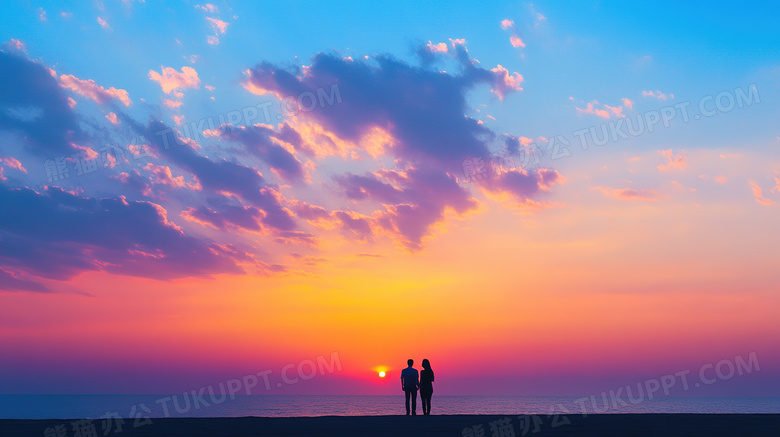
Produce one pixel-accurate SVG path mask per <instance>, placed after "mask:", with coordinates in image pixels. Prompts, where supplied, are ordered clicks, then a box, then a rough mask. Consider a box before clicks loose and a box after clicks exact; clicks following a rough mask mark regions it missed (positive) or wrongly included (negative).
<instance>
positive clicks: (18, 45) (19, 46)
mask: <svg viewBox="0 0 780 437" xmlns="http://www.w3.org/2000/svg"><path fill="white" fill-rule="evenodd" d="M3 46H5V47H8V48H10V49H13V50H18V51H20V52H24V53H27V46H26V45H25V44H24V43H23V42H21V41H19V40H18V39H15V38H11V39H10V40H8V42H7V43H5V44H3Z"/></svg>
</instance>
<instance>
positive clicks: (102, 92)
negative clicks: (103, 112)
mask: <svg viewBox="0 0 780 437" xmlns="http://www.w3.org/2000/svg"><path fill="white" fill-rule="evenodd" d="M60 84H61V86H62V87H63V88H67V89H69V90H71V91H75V92H77V93H78V94H81V95H82V96H84V97H87V98H90V99H92V100H94V101H95V102H97V103H100V104H101V105H104V104H106V103H108V102H109V101H111V100H112V99H118V100H119V101H121V102H122V103H124V104H125V106H130V105H131V104H132V103H133V102H132V101H131V100H130V95H129V94H128V93H127V91H125V90H123V89H117V88H113V87H111V88H109V89H105V88H103V87H102V86H100V85H98V84H97V83H95V81H94V80H92V79H90V80H82V79H79V78H77V77H76V76H73V75H69V74H63V75H62V76H60Z"/></svg>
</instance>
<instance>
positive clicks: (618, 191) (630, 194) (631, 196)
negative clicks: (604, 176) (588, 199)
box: [588, 186, 661, 202]
mask: <svg viewBox="0 0 780 437" xmlns="http://www.w3.org/2000/svg"><path fill="white" fill-rule="evenodd" d="M588 188H590V189H591V190H598V191H601V193H602V194H604V196H606V197H614V198H615V199H620V200H640V201H645V202H655V201H657V200H658V199H659V198H660V197H661V195H660V194H659V193H658V191H655V190H636V189H633V188H611V187H602V186H598V187H588Z"/></svg>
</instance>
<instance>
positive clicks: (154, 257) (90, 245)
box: [0, 184, 245, 280]
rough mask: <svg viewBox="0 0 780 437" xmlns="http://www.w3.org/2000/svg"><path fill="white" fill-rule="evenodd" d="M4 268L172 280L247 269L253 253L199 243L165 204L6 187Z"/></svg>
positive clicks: (1, 227) (0, 223)
mask: <svg viewBox="0 0 780 437" xmlns="http://www.w3.org/2000/svg"><path fill="white" fill-rule="evenodd" d="M0 204H2V205H3V208H2V210H0V240H2V241H3V244H2V245H0V266H3V268H4V269H7V268H11V269H17V270H22V271H25V272H27V273H28V274H31V275H35V276H38V277H42V278H49V279H57V280H66V279H69V278H72V277H73V276H75V275H77V274H79V273H81V272H84V271H98V270H102V271H106V272H109V273H114V274H120V275H128V276H141V277H148V278H156V279H172V278H178V277H185V276H209V275H212V274H217V273H233V274H238V273H243V272H244V270H243V269H242V268H241V266H240V265H239V261H241V260H242V258H243V257H244V255H245V254H242V253H241V252H240V251H239V250H238V249H236V248H231V247H228V246H219V245H216V244H213V243H209V242H206V241H202V240H198V239H196V238H194V237H191V236H188V235H186V234H184V232H182V230H181V229H179V228H178V227H177V226H176V225H175V224H173V223H171V222H170V221H168V218H167V213H166V211H165V210H164V209H163V208H162V207H161V206H159V205H156V204H153V203H149V202H141V201H127V200H126V199H125V198H123V197H108V198H100V199H98V198H90V197H82V196H79V195H76V194H72V193H68V192H66V191H63V190H62V189H60V188H57V187H49V188H46V189H45V190H44V191H43V192H36V191H33V190H30V189H28V188H9V187H7V186H5V185H3V184H0Z"/></svg>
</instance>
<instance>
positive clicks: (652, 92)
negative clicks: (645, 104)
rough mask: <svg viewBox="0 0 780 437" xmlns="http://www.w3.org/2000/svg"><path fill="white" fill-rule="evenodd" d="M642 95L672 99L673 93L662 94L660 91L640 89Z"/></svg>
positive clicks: (659, 98)
mask: <svg viewBox="0 0 780 437" xmlns="http://www.w3.org/2000/svg"><path fill="white" fill-rule="evenodd" d="M642 97H655V98H656V99H658V100H667V99H673V98H674V94H664V93H662V92H661V91H658V90H655V91H651V90H650V91H642Z"/></svg>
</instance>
